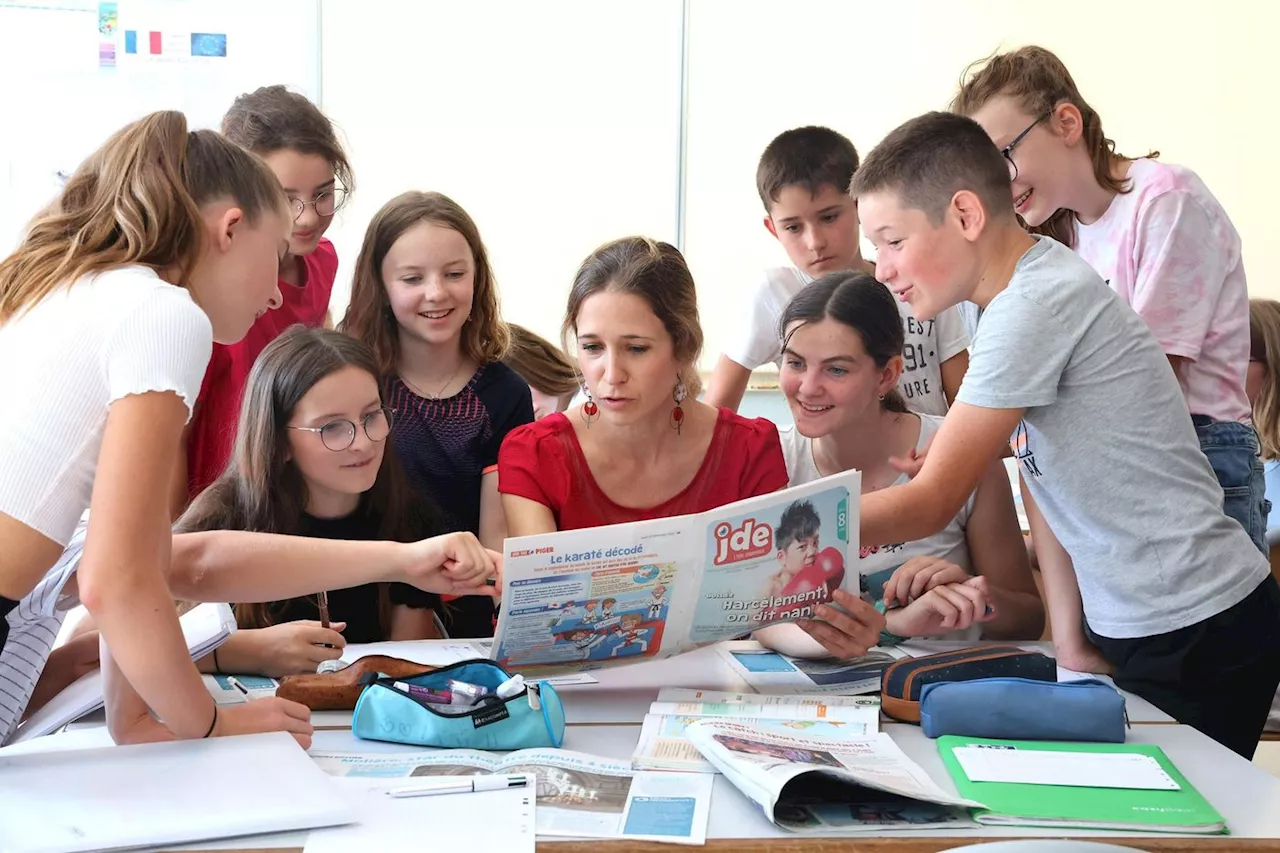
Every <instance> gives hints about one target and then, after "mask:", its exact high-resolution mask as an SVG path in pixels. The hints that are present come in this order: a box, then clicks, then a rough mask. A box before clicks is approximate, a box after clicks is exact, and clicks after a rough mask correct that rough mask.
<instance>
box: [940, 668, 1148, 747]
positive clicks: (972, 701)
mask: <svg viewBox="0 0 1280 853" xmlns="http://www.w3.org/2000/svg"><path fill="white" fill-rule="evenodd" d="M1128 722H1129V720H1128V716H1127V715H1126V714H1125V708H1124V697H1123V696H1121V695H1120V692H1119V691H1118V690H1116V689H1115V688H1114V687H1112V686H1111V685H1109V684H1106V683H1104V682H1101V681H1099V680H1097V679H1096V678H1089V679H1085V680H1083V681H1036V680H1033V679H1029V678H981V679H976V680H974V681H949V682H939V683H937V684H926V685H925V686H924V687H923V688H921V690H920V727H921V728H922V729H923V730H924V733H925V736H926V737H931V738H936V737H941V736H942V735H959V736H961V737H985V738H999V739H1003V740H1074V741H1089V742H1093V743H1124V738H1125V727H1126V726H1127V725H1128Z"/></svg>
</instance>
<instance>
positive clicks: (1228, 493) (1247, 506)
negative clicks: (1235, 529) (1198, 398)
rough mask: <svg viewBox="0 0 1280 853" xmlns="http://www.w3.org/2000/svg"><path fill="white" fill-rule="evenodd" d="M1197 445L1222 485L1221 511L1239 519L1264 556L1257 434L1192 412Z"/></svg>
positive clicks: (1266, 508)
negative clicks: (1197, 439)
mask: <svg viewBox="0 0 1280 853" xmlns="http://www.w3.org/2000/svg"><path fill="white" fill-rule="evenodd" d="M1191 422H1192V423H1193V424H1195V427H1196V437H1197V438H1199V439H1200V449H1201V450H1203V451H1204V455H1205V456H1207V457H1208V458H1209V464H1210V465H1211V466H1213V473H1214V474H1216V475H1217V476H1218V482H1219V483H1220V484H1221V485H1222V511H1223V512H1225V513H1226V514H1227V515H1228V516H1230V517H1231V518H1234V519H1235V520H1236V521H1238V522H1240V524H1241V526H1242V527H1244V529H1245V532H1247V533H1248V534H1249V538H1250V539H1252V540H1253V544H1255V545H1257V546H1258V550H1259V551H1261V552H1262V553H1263V555H1264V556H1266V555H1269V554H1270V550H1269V549H1268V548H1267V514H1268V513H1269V512H1270V511H1271V502H1270V501H1268V500H1267V483H1266V479H1265V478H1264V477H1263V473H1262V459H1261V457H1260V456H1259V453H1258V434H1257V432H1255V431H1254V429H1253V427H1252V426H1250V425H1249V424H1242V423H1236V422H1235V421H1215V420H1212V419H1211V418H1209V417H1208V416H1207V415H1192V416H1191Z"/></svg>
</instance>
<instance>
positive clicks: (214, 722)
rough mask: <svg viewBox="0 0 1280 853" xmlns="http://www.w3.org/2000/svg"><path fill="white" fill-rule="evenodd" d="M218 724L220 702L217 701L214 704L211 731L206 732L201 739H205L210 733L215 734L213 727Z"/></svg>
mask: <svg viewBox="0 0 1280 853" xmlns="http://www.w3.org/2000/svg"><path fill="white" fill-rule="evenodd" d="M217 725H218V704H217V703H216V702H215V703H214V705H213V722H211V723H209V731H207V732H205V733H204V735H202V736H201V738H200V739H201V740H204V739H205V738H207V737H208V736H209V735H211V734H213V729H214V727H215V726H217Z"/></svg>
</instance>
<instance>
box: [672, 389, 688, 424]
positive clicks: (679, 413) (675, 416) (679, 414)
mask: <svg viewBox="0 0 1280 853" xmlns="http://www.w3.org/2000/svg"><path fill="white" fill-rule="evenodd" d="M688 396H689V389H688V388H686V387H684V380H683V379H681V378H680V377H678V376H677V377H676V387H675V388H674V389H672V391H671V399H673V400H675V401H676V406H675V408H674V409H672V410H671V428H672V429H674V430H675V431H676V435H679V434H680V427H681V425H683V424H684V409H682V408H681V407H680V404H681V403H683V402H684V401H685V398H686V397H688Z"/></svg>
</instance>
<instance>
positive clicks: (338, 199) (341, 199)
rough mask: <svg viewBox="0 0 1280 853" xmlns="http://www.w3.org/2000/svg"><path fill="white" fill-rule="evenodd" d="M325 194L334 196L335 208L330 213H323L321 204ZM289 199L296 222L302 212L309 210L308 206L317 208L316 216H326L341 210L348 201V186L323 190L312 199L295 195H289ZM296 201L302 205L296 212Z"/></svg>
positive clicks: (290, 208)
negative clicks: (305, 199)
mask: <svg viewBox="0 0 1280 853" xmlns="http://www.w3.org/2000/svg"><path fill="white" fill-rule="evenodd" d="M339 194H341V195H339ZM325 196H333V210H331V211H330V212H328V213H321V212H320V207H319V204H320V202H321V201H322V200H323V199H324V197H325ZM288 201H289V210H290V212H292V213H293V221H294V222H297V221H298V220H299V219H301V218H302V214H304V213H306V212H307V208H308V207H310V208H313V209H314V210H315V212H316V216H319V217H321V218H324V217H326V216H333V215H334V214H336V213H337V212H338V211H339V210H342V206H343V205H344V204H346V203H347V188H346V187H343V186H335V187H334V188H333V189H331V190H325V191H323V192H319V193H316V196H315V198H313V199H311V201H303V200H302V199H300V198H294V197H293V196H289V197H288ZM295 202H296V203H297V204H299V205H302V206H301V208H299V209H298V210H297V211H296V212H294V204H295Z"/></svg>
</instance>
